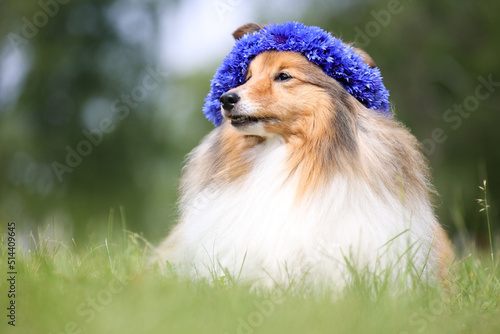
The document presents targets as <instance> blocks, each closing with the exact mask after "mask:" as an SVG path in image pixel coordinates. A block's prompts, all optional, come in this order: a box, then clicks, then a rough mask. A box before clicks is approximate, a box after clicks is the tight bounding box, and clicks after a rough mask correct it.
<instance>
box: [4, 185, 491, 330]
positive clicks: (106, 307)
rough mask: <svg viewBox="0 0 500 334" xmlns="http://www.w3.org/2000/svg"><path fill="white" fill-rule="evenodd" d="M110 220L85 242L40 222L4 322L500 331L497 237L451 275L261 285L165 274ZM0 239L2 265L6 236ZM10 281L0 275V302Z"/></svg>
mask: <svg viewBox="0 0 500 334" xmlns="http://www.w3.org/2000/svg"><path fill="white" fill-rule="evenodd" d="M485 195H486V194H485ZM486 201H487V198H486V197H485V208H486V211H487V210H488V207H487V202H486ZM122 213H123V212H122ZM122 217H123V215H122ZM114 220H115V216H114V212H110V216H109V219H108V230H107V233H105V235H102V236H101V239H98V238H94V239H93V240H94V241H89V242H87V243H77V242H75V241H72V242H66V243H63V242H60V241H57V240H54V239H53V238H50V237H46V236H45V234H46V232H44V231H41V232H40V233H39V235H37V236H32V241H31V245H30V251H29V252H24V253H19V254H17V272H18V275H17V296H16V315H17V319H16V327H15V328H13V327H11V326H8V325H7V319H6V317H5V315H4V314H6V311H3V312H2V313H4V314H2V317H1V319H2V320H1V324H0V332H1V333H53V334H56V333H57V334H59V333H453V334H455V333H500V268H499V266H500V265H499V261H498V259H500V252H499V250H498V249H496V250H495V249H494V248H493V247H492V248H491V249H490V252H491V253H492V254H489V253H490V252H479V251H477V250H475V249H474V248H471V249H472V250H469V251H467V253H466V254H462V255H458V256H457V260H456V261H455V263H454V264H453V265H452V267H451V269H450V280H449V282H448V283H447V284H445V285H433V284H428V283H425V282H422V281H420V280H419V279H418V277H417V282H416V283H417V284H415V286H413V287H412V288H411V289H407V290H405V291H404V292H402V293H395V291H397V289H396V287H395V286H393V285H391V284H390V283H389V282H388V281H384V279H381V280H378V281H376V282H375V281H374V280H373V279H371V278H370V277H368V278H367V276H364V275H361V274H359V275H358V276H355V278H356V279H354V280H353V282H352V284H351V285H350V286H349V287H348V288H347V289H345V290H344V292H343V293H342V294H340V293H339V294H337V295H336V296H335V298H332V294H325V295H320V296H317V295H315V296H308V295H307V293H297V291H288V290H286V289H285V290H277V291H275V292H274V293H262V292H260V293H258V294H257V293H252V292H250V291H249V288H248V287H247V286H241V285H238V284H236V283H235V282H236V281H237V280H234V279H231V278H230V277H216V278H215V279H214V280H213V281H211V282H206V281H205V282H200V281H198V282H190V281H183V280H181V279H179V278H177V277H172V276H165V275H163V274H161V273H160V270H159V269H158V268H155V267H154V266H151V265H148V256H149V254H150V251H151V250H152V249H153V246H152V245H151V244H149V243H148V241H147V240H145V239H144V238H143V237H141V236H140V235H138V234H135V233H131V232H128V231H126V230H124V228H125V227H126V224H125V222H124V221H123V218H122V219H121V221H120V222H115V221H114ZM113 225H118V226H120V227H121V228H120V230H119V233H116V231H115V232H113ZM95 240H100V241H95ZM490 242H491V243H492V242H493V238H490ZM0 247H1V251H0V255H1V260H0V271H1V272H2V273H4V274H5V275H6V273H7V271H8V270H7V264H6V262H7V261H6V258H7V254H6V241H5V238H4V239H2V242H1V243H0ZM374 282H375V283H374ZM5 291H7V281H6V280H5V279H2V280H0V292H1V296H2V297H1V298H0V302H1V309H3V310H5V309H6V306H7V305H8V302H9V299H8V298H7V295H6V293H4V292H5Z"/></svg>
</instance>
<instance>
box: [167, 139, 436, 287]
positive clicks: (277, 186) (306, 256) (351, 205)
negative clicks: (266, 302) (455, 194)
mask: <svg viewBox="0 0 500 334" xmlns="http://www.w3.org/2000/svg"><path fill="white" fill-rule="evenodd" d="M259 146H260V147H259V148H258V150H260V151H259V152H257V155H256V156H257V158H256V160H255V163H254V165H253V167H252V171H251V173H250V174H249V175H248V177H247V179H246V181H245V182H244V183H242V184H240V185H233V186H225V187H219V186H218V185H217V184H214V185H212V186H209V187H208V188H206V189H205V190H203V191H202V192H200V193H198V194H197V195H196V196H194V197H193V198H190V199H188V200H187V201H186V202H185V203H184V205H183V207H181V214H182V221H181V223H180V224H179V225H178V226H177V230H176V233H175V235H176V236H175V238H176V242H175V247H174V248H173V250H172V249H170V250H169V252H168V254H167V253H166V254H164V258H166V259H167V260H168V261H170V262H171V263H172V264H174V265H175V266H176V267H177V268H178V270H179V271H180V272H181V273H187V274H189V275H191V276H193V275H194V276H201V277H209V278H217V277H220V276H224V275H227V274H230V275H232V276H233V278H239V279H240V281H243V282H252V283H256V284H258V285H264V286H272V285H274V284H276V283H278V284H289V283H290V282H291V281H298V280H307V281H312V282H315V283H318V284H325V285H328V286H343V285H345V283H346V282H347V281H348V280H349V272H350V271H351V270H352V268H351V269H349V266H350V265H353V266H354V267H355V268H356V270H359V271H363V270H365V269H368V270H369V271H371V272H375V273H380V272H383V271H384V270H385V269H390V271H393V272H394V273H395V274H397V275H400V274H402V273H405V270H407V269H408V268H410V269H409V270H410V271H411V270H414V271H415V272H416V274H417V275H420V274H425V272H426V271H427V270H428V269H429V268H430V267H431V266H432V265H433V261H434V260H433V253H432V252H430V251H429V250H430V247H431V244H432V228H433V226H432V222H434V221H435V220H434V217H433V213H432V209H431V208H430V206H429V205H428V204H426V203H423V204H422V205H419V206H417V207H418V208H419V209H418V210H416V211H417V212H409V210H407V209H406V208H405V205H404V203H402V200H401V199H400V198H395V197H394V196H391V195H390V194H389V193H387V194H380V193H376V192H374V191H373V190H372V189H371V188H370V187H369V186H368V184H367V183H366V182H364V181H363V180H359V182H355V183H353V182H348V180H347V179H346V178H345V177H343V176H342V175H338V176H335V177H334V178H333V179H332V180H331V182H330V184H328V185H326V187H325V190H324V191H322V192H321V193H317V194H314V195H308V196H306V198H305V199H304V200H303V201H302V202H300V203H297V202H296V201H295V191H296V187H297V182H296V180H295V179H294V178H292V179H288V180H287V178H286V177H287V175H286V173H285V167H286V161H287V157H288V152H287V150H286V146H285V145H284V144H283V143H282V142H281V141H279V140H278V139H273V140H268V141H266V142H265V143H263V144H261V145H259ZM387 198H389V199H390V200H387ZM414 207H415V206H414ZM169 242H172V241H171V240H169V239H167V240H166V243H167V244H168V243H169ZM410 262H411V263H412V264H413V265H409V263H410ZM411 268H414V269H411ZM405 275H406V274H405Z"/></svg>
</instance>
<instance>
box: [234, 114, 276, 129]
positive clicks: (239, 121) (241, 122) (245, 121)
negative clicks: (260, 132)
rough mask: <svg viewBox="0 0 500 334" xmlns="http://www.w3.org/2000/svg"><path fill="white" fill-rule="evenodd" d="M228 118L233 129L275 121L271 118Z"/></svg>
mask: <svg viewBox="0 0 500 334" xmlns="http://www.w3.org/2000/svg"><path fill="white" fill-rule="evenodd" d="M228 118H229V119H230V120H231V125H232V126H234V127H245V126H249V125H253V124H257V123H259V122H263V121H271V120H276V119H274V118H272V117H255V116H245V115H229V116H228Z"/></svg>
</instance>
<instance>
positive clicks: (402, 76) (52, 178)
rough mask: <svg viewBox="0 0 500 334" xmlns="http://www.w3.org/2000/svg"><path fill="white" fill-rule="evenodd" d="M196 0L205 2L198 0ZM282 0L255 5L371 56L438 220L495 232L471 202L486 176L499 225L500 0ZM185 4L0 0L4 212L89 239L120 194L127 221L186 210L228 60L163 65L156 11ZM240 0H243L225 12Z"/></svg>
mask: <svg viewBox="0 0 500 334" xmlns="http://www.w3.org/2000/svg"><path fill="white" fill-rule="evenodd" d="M190 1H191V4H192V7H193V9H194V8H196V6H197V5H198V4H199V3H198V2H196V1H194V0H190ZM284 3H285V2H284V1H281V2H279V1H278V4H276V5H275V6H274V7H279V6H278V5H279V4H281V5H280V6H281V9H283V10H282V11H276V10H270V6H272V5H271V4H270V3H268V2H266V1H257V2H255V4H253V5H252V6H253V9H255V10H256V14H257V16H258V17H259V20H257V22H276V21H278V22H281V21H285V20H287V21H288V20H300V21H302V22H304V23H306V24H310V25H317V26H321V27H323V28H325V29H326V30H329V31H332V32H333V33H334V34H335V35H337V36H340V37H342V38H343V39H344V40H345V41H355V42H357V43H358V45H359V46H361V47H362V48H364V49H365V50H366V51H367V52H368V53H369V54H370V55H372V57H373V58H374V59H375V62H376V63H377V65H378V66H379V67H380V68H381V71H382V74H383V75H384V80H385V84H386V86H387V87H388V88H389V90H390V91H391V94H392V95H391V101H392V103H393V105H394V107H395V112H396V114H397V118H398V119H400V120H402V121H403V122H404V123H405V124H407V125H408V126H409V127H410V128H411V130H412V132H413V133H414V134H415V135H416V136H417V137H418V139H419V140H421V141H422V143H423V144H424V150H425V152H426V154H427V155H428V157H429V159H430V163H431V167H432V169H433V176H434V181H435V184H436V187H437V189H438V191H439V193H440V194H441V197H440V199H439V201H438V203H437V206H438V207H439V210H438V214H439V218H440V221H442V222H443V223H444V224H445V225H446V226H448V230H452V231H453V230H455V227H456V226H458V227H460V226H466V227H467V228H468V230H469V231H470V232H471V233H472V234H474V235H475V236H476V239H477V240H478V241H480V242H481V240H485V239H484V238H483V236H484V235H485V232H486V229H485V224H484V216H482V215H480V214H479V212H478V211H479V207H478V206H477V204H476V203H475V201H474V199H475V198H478V196H480V191H479V189H478V187H477V186H478V185H479V184H481V183H482V179H484V178H488V182H489V189H490V193H489V195H490V204H491V217H492V223H493V224H494V225H497V226H498V224H499V216H498V208H499V207H500V193H499V189H500V175H498V173H497V171H498V170H499V169H500V152H499V149H498V143H499V142H500V131H497V130H496V128H495V127H496V125H497V124H499V123H500V113H499V112H498V106H499V105H500V94H499V90H500V87H499V86H498V85H499V84H498V83H499V82H500V63H499V62H498V55H499V54H500V43H499V41H500V40H499V39H500V38H499V37H500V34H499V32H500V30H499V29H498V18H497V16H498V15H497V12H498V10H500V3H497V2H491V1H487V0H479V1H475V2H466V3H461V4H460V5H458V4H457V3H456V2H453V1H451V0H444V1H440V2H435V1H434V2H433V1H431V0H423V1H418V2H415V1H411V2H410V1H397V0H376V1H370V0H359V1H353V2H349V3H348V2H345V1H336V2H332V1H324V0H311V1H308V2H298V1H297V2H286V6H285V7H286V8H285V7H283V4H284ZM175 6H180V2H178V1H168V2H166V3H165V2H162V3H161V6H160V4H159V2H156V1H152V0H151V1H145V2H138V1H132V0H127V1H117V0H103V1H97V0H90V1H86V2H69V1H67V0H42V1H40V2H38V1H36V2H33V1H26V0H23V1H15V2H13V1H3V2H0V36H2V37H4V38H3V41H2V44H0V143H1V146H0V157H1V158H0V185H1V188H0V220H3V221H5V220H8V219H16V220H22V221H24V222H33V223H38V224H41V225H44V224H47V222H48V221H51V219H55V220H57V222H58V223H60V224H66V226H67V227H72V226H73V227H74V231H73V232H72V233H73V235H76V236H78V235H82V236H85V235H88V234H89V231H92V230H96V229H99V228H101V227H100V226H99V225H103V224H106V221H107V219H106V217H107V215H108V212H109V210H110V208H113V209H114V211H115V225H119V224H118V221H119V220H120V215H119V214H118V212H119V206H120V205H121V206H123V207H124V210H125V212H126V214H127V222H128V224H129V226H130V228H131V229H133V230H135V231H145V232H146V236H147V237H150V238H152V239H154V240H157V239H158V238H160V237H162V236H164V234H165V232H166V229H167V226H168V223H172V222H174V220H175V219H174V217H175V200H176V185H177V178H178V176H179V174H180V169H181V166H182V159H183V157H184V155H185V154H186V153H187V152H188V151H189V150H190V149H192V148H193V147H194V146H195V145H196V144H197V143H198V141H199V140H200V139H201V138H202V137H203V136H204V135H205V134H206V133H208V131H210V129H211V125H210V123H209V122H208V121H206V120H205V119H204V118H203V115H202V113H201V107H202V104H203V98H204V96H205V94H206V93H207V92H208V89H209V78H210V77H211V76H212V75H213V73H214V71H215V69H216V68H217V66H218V64H219V63H220V61H222V58H223V55H221V58H220V60H219V61H217V62H216V63H214V64H211V65H210V66H207V69H206V71H199V70H197V71H196V72H194V73H188V74H185V73H179V74H175V75H174V74H172V75H167V73H166V72H165V71H164V70H163V69H161V68H159V67H158V66H157V64H158V59H157V57H158V54H159V53H160V51H159V50H158V47H157V46H158V45H159V42H158V38H159V35H160V28H159V27H160V26H161V25H160V17H159V15H162V13H163V14H164V13H165V11H166V10H176V9H177V8H176V7H175ZM274 7H273V8H274ZM228 8H229V7H228ZM244 8H245V7H244V6H243V5H241V6H239V5H238V4H237V2H231V6H230V10H231V11H230V12H228V13H227V15H228V16H229V15H233V14H234V13H236V11H238V10H240V9H241V10H244ZM293 8H297V9H298V10H295V11H293V10H291V9H293ZM172 13H175V12H173V11H172ZM212 14H213V15H214V21H216V20H215V18H217V19H219V20H220V19H223V18H221V17H219V16H217V15H215V14H216V13H212ZM170 15H172V14H170ZM179 15H180V14H179ZM189 19H190V18H189ZM218 23H219V22H214V23H213V24H218ZM243 23H247V22H241V24H243ZM189 24H191V25H193V24H194V25H196V24H197V22H191V20H190V21H189ZM181 28H183V27H181ZM198 28H199V29H202V28H203V27H196V29H198ZM235 28H236V27H235ZM196 29H194V31H195V33H196ZM231 32H232V31H228V32H227V34H228V36H230V34H231ZM176 47H182V45H179V46H176ZM201 52H203V51H201ZM166 70H167V71H168V70H169V69H166ZM485 82H486V84H485ZM488 82H490V83H489V84H488ZM479 86H481V87H482V88H479V90H480V93H482V94H483V95H481V96H483V97H484V98H483V97H478V96H477V92H478V87H479ZM486 93H488V95H487V96H486V95H485V94H486ZM476 101H477V103H476ZM457 105H458V106H460V105H461V106H462V111H460V109H457V107H456V106H457ZM469 110H470V111H469ZM90 151H91V152H90ZM77 155H78V156H79V158H78V157H77ZM159 226H160V227H159ZM89 227H90V228H89ZM104 228H105V227H104ZM495 230H497V231H498V227H495ZM158 232H161V233H158Z"/></svg>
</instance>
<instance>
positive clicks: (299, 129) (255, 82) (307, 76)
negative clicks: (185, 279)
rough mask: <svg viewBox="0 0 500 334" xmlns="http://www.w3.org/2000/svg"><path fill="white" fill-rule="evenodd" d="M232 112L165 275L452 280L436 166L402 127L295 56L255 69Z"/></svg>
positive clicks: (199, 167)
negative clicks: (432, 172)
mask: <svg viewBox="0 0 500 334" xmlns="http://www.w3.org/2000/svg"><path fill="white" fill-rule="evenodd" d="M245 27H246V26H244V27H241V28H239V29H238V30H237V31H236V32H235V34H234V36H235V38H239V37H241V36H242V35H243V34H244V33H245V32H246V31H245V30H246V28H245ZM355 50H356V52H357V53H358V54H359V55H360V56H361V57H362V59H363V61H364V62H365V63H367V64H368V65H369V66H370V67H374V66H375V64H374V62H373V60H372V59H371V58H370V56H369V55H368V54H367V53H366V52H364V51H362V50H360V49H355ZM220 101H221V108H222V115H223V117H224V121H223V123H222V124H221V125H220V126H219V127H217V128H216V129H214V130H213V131H212V132H211V133H210V134H208V136H206V137H205V138H204V139H203V141H202V142H201V144H200V145H199V146H198V147H196V148H195V149H194V150H193V151H192V152H191V153H190V154H189V156H188V162H187V165H186V167H185V169H184V171H183V176H182V179H181V182H180V202H179V207H180V216H179V222H178V224H177V225H176V226H175V227H174V229H173V230H172V231H171V233H170V235H169V236H168V237H167V238H166V240H165V241H164V242H163V243H162V244H161V245H160V247H159V248H158V254H159V259H160V262H161V263H162V264H165V263H169V264H170V265H171V266H172V267H173V268H174V270H176V271H177V273H180V274H183V275H187V276H189V277H193V278H208V279H218V278H220V277H222V276H226V277H227V276H228V275H230V276H231V277H232V278H234V279H238V281H239V282H242V283H248V284H251V285H254V286H257V287H265V288H272V287H275V286H288V285H291V284H294V282H301V283H305V284H308V285H309V286H313V287H319V286H321V287H325V286H326V287H344V286H345V285H346V284H349V282H350V281H351V280H352V275H353V271H354V272H358V273H360V272H365V271H366V272H369V273H373V274H374V277H375V276H377V275H386V274H388V275H389V276H390V277H391V279H395V280H398V279H402V280H405V281H406V280H408V279H409V278H411V277H418V278H419V279H431V280H436V279H437V278H440V277H441V278H442V277H444V276H445V275H446V270H447V265H448V263H449V261H450V259H451V258H452V256H453V252H452V249H451V244H450V242H449V240H448V238H447V236H446V233H445V232H444V230H443V229H442V228H441V226H440V225H439V223H438V221H437V220H436V217H435V215H434V212H433V205H432V196H433V193H434V190H433V187H432V185H431V183H430V181H429V171H428V168H427V166H426V161H425V158H424V156H423V155H422V153H421V150H420V145H419V143H418V142H417V140H416V139H415V137H414V136H413V135H411V134H410V132H409V131H408V130H407V129H406V128H405V127H404V126H403V125H401V124H400V123H399V122H398V121H396V120H395V119H394V118H393V117H387V116H386V115H381V114H379V113H376V112H373V110H370V109H367V108H366V107H365V106H363V105H362V104H361V103H360V102H359V101H358V100H357V99H355V98H354V97H353V96H351V95H350V94H349V93H348V92H347V91H346V90H345V89H344V88H343V87H342V85H341V84H340V83H339V82H337V81H336V80H335V79H333V78H331V77H330V76H328V75H326V74H325V73H324V72H323V71H322V70H321V69H320V68H319V67H318V66H317V65H315V64H313V63H311V62H310V61H308V60H307V59H306V58H305V57H304V56H303V55H301V54H300V53H295V52H287V51H280V52H278V51H266V52H263V53H261V54H259V55H258V56H256V57H255V58H254V59H253V60H252V61H251V63H250V65H249V68H248V73H247V75H246V81H245V82H244V83H243V84H241V85H240V86H238V87H236V88H234V89H231V90H229V91H227V92H226V93H225V94H224V95H222V97H221V99H220Z"/></svg>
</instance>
